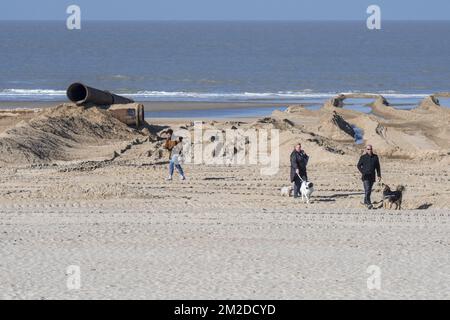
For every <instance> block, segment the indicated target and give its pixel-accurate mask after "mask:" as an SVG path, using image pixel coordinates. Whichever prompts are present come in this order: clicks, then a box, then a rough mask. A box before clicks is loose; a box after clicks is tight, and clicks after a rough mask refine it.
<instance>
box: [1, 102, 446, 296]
mask: <svg viewBox="0 0 450 320" xmlns="http://www.w3.org/2000/svg"><path fill="white" fill-rule="evenodd" d="M376 108H380V109H382V108H381V107H380V106H375V107H374V113H375V109H376ZM382 110H383V111H384V109H382ZM421 110H422V111H421ZM423 110H425V107H423V108H422V109H419V110H416V111H410V112H409V113H403V112H399V113H396V111H395V110H394V113H395V116H391V117H389V116H388V115H386V114H384V115H383V116H379V115H377V114H371V115H365V114H361V113H357V112H353V111H349V110H343V109H339V108H332V107H331V106H326V107H324V108H323V109H322V110H321V111H320V112H315V111H309V110H306V109H304V108H302V107H301V106H293V107H291V108H289V110H288V111H287V112H274V114H273V116H272V117H270V118H267V119H260V120H256V119H255V120H252V121H248V122H246V123H238V122H236V121H216V122H211V123H205V127H208V128H209V127H211V128H212V127H214V128H218V129H220V130H222V129H226V128H230V127H231V126H236V127H239V128H243V129H246V128H269V129H270V128H278V129H280V130H281V132H280V138H281V150H280V154H281V157H282V160H283V161H282V163H281V167H280V170H279V172H278V173H277V174H276V175H275V176H262V175H261V174H260V171H259V169H260V168H259V167H258V166H250V165H246V166H232V167H229V166H224V165H214V166H213V165H208V166H206V165H193V164H187V165H185V166H184V167H185V171H186V173H187V177H188V180H187V181H183V182H181V181H178V180H177V179H175V180H174V181H172V182H167V181H165V178H166V176H167V162H166V160H167V155H166V154H165V153H164V152H162V151H161V143H162V142H161V141H159V140H158V138H157V136H156V133H157V132H158V131H160V130H163V129H164V128H166V127H167V126H168V125H169V126H170V127H172V128H174V129H176V128H178V127H182V126H185V127H188V128H191V127H190V123H189V122H188V121H186V120H172V122H171V123H168V122H163V123H162V122H157V121H152V126H148V127H147V128H146V129H143V130H141V131H136V130H130V129H129V128H127V127H126V126H124V125H122V124H121V123H118V122H116V121H115V119H113V118H112V117H110V115H109V114H108V113H107V112H106V111H103V110H97V109H95V108H94V109H92V110H90V109H89V110H79V109H76V108H74V107H71V106H70V105H66V106H62V107H59V108H57V109H51V110H46V111H42V112H38V113H37V114H34V115H33V116H30V114H27V115H20V116H18V118H19V119H22V120H21V121H19V122H15V123H16V124H15V125H11V124H10V125H6V124H3V126H0V131H1V133H0V149H1V154H0V242H1V243H0V256H1V261H0V298H3V299H56V298H62V299H75V298H82V299H91V298H100V299H110V298H119V299H127V298H137V299H140V298H150V299H151V298H155V299H166V298H170V299H233V298H235V299H240V298H244V299H304V298H319V299H324V298H331V299H342V298H355V299H383V298H387V299H396V298H411V299H412V298H438V299H449V298H450V271H449V270H450V255H449V252H450V236H449V234H450V233H449V232H450V226H449V221H450V177H449V174H450V168H449V164H450V161H449V158H450V156H449V155H448V152H449V151H450V150H449V147H448V141H449V138H450V137H449V136H448V122H447V127H446V126H444V125H443V124H444V122H445V121H446V118H445V117H447V116H448V115H447V113H446V110H440V109H436V110H434V111H433V110H432V111H429V112H424V111H423ZM391 111H392V110H391ZM335 112H336V114H337V115H339V117H336V115H335ZM68 115H70V117H71V118H70V119H73V121H74V122H73V123H76V126H72V125H71V121H66V122H64V121H63V123H64V125H63V126H62V125H61V121H62V120H63V119H64V118H67V117H68ZM14 118H17V116H14ZM284 119H287V120H284ZM342 121H344V122H342ZM345 123H350V124H354V125H357V126H358V127H360V128H363V129H364V134H365V137H369V138H370V139H371V141H372V140H373V141H374V143H373V144H374V146H375V149H376V150H379V154H380V156H381V160H382V169H383V177H384V181H385V182H386V183H388V184H390V185H393V186H395V185H397V184H404V185H405V186H406V189H407V192H406V193H405V195H404V205H403V207H404V208H405V210H402V211H389V210H382V209H378V210H370V211H369V210H366V209H364V208H363V207H361V206H360V204H359V203H360V201H361V199H362V191H361V181H360V179H359V174H358V172H357V170H356V168H355V164H356V162H357V160H358V157H359V154H360V151H361V148H362V147H361V146H358V145H355V143H354V140H353V138H352V137H350V136H349V135H348V134H347V133H345V132H342V130H340V129H339V126H340V125H341V126H342V125H345ZM0 124H1V122H0ZM380 126H382V129H380ZM377 128H378V130H377ZM413 129H414V130H413ZM29 132H32V133H33V134H28V133H29ZM149 132H150V134H149ZM374 132H375V133H374ZM414 137H415V139H413V138H414ZM41 140H44V141H47V143H54V148H56V149H57V150H58V152H50V151H52V150H53V149H52V148H49V152H47V153H45V156H42V154H41V153H39V152H36V146H37V150H39V148H40V145H39V143H38V142H41V143H42V142H43V141H41ZM299 140H300V141H302V142H303V144H304V148H305V150H306V151H307V152H308V153H309V154H310V156H311V163H310V165H309V176H310V180H312V181H313V182H314V183H315V187H316V192H315V193H314V195H313V197H312V203H311V204H309V205H307V204H303V203H301V202H299V201H296V200H294V199H293V198H283V197H281V196H280V191H279V190H280V188H281V187H282V186H285V185H288V184H289V183H288V181H287V180H288V176H289V166H288V160H287V158H288V155H289V153H290V151H291V149H292V145H293V144H294V143H295V142H296V141H299ZM49 141H50V142H49ZM61 146H63V147H61ZM411 148H414V149H413V150H411ZM15 157H17V158H16V161H12V160H13V159H15ZM399 158H401V160H399ZM380 198H381V194H380V190H379V187H378V186H376V190H375V191H374V195H373V199H374V200H379V199H380ZM70 265H78V266H79V267H80V268H81V288H80V289H79V290H69V289H68V288H67V286H66V282H67V279H68V276H67V274H66V270H67V267H68V266H70ZM371 265H376V266H378V267H379V268H380V270H381V289H380V290H369V289H368V287H367V279H368V278H369V277H370V274H369V273H367V272H366V271H367V268H368V267H369V266H371Z"/></svg>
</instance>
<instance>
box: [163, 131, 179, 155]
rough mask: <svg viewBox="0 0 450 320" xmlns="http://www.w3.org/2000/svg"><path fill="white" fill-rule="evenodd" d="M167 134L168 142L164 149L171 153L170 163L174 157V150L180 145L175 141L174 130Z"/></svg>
mask: <svg viewBox="0 0 450 320" xmlns="http://www.w3.org/2000/svg"><path fill="white" fill-rule="evenodd" d="M165 134H166V142H165V143H164V149H167V150H168V151H169V161H170V159H171V157H172V149H173V147H175V146H176V145H177V144H178V142H177V141H175V140H173V138H174V136H173V130H172V129H169V130H167V131H166V132H165Z"/></svg>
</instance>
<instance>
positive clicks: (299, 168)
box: [291, 143, 309, 198]
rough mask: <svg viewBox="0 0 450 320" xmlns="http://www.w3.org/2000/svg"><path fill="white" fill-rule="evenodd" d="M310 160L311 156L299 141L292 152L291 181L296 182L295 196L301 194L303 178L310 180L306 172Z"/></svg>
mask: <svg viewBox="0 0 450 320" xmlns="http://www.w3.org/2000/svg"><path fill="white" fill-rule="evenodd" d="M308 161H309V156H308V155H307V154H306V153H305V151H303V150H302V145H301V144H300V143H298V144H297V145H296V146H295V148H294V151H292V153H291V182H294V198H298V197H299V196H300V187H301V186H302V179H303V180H304V181H308V175H307V173H306V166H307V165H308ZM299 176H300V177H301V179H300V177H299Z"/></svg>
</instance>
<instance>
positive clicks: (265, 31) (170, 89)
mask: <svg viewBox="0 0 450 320" xmlns="http://www.w3.org/2000/svg"><path fill="white" fill-rule="evenodd" d="M73 82H82V83H85V84H87V85H89V86H92V87H96V88H100V89H105V90H109V91H112V92H115V93H118V94H122V95H125V96H129V97H131V98H133V99H134V100H136V101H142V102H145V101H166V102H177V101H190V102H197V101H198V102H248V103H250V104H255V105H257V104H258V103H264V104H267V103H269V104H270V103H274V104H275V103H276V104H278V105H279V104H286V105H288V104H292V103H305V104H308V105H310V106H312V107H314V106H319V105H320V104H322V103H323V102H324V101H325V100H327V99H329V98H330V97H332V96H334V95H336V94H337V93H342V92H344V93H350V92H371V93H380V94H383V95H384V96H385V97H386V98H387V99H388V101H389V102H391V103H393V104H394V105H396V106H397V107H398V108H404V109H408V108H412V107H414V106H415V105H417V103H418V102H419V101H420V100H421V99H423V98H424V97H425V96H427V95H429V94H431V93H435V92H441V91H450V22H448V21H447V22H444V21H442V22H439V21H437V22H428V21H421V22H418V21H385V22H383V24H382V29H381V30H368V29H367V27H366V23H365V21H344V22H338V21H284V22H281V21H84V22H82V25H81V30H68V29H67V28H66V23H65V21H33V22H32V21H28V22H22V21H0V101H64V100H65V99H66V95H65V90H66V88H67V87H68V86H69V85H70V84H71V83H73ZM356 104H358V103H356ZM359 104H361V103H360V102H359ZM448 105H450V101H448ZM359 107H362V105H361V106H359ZM234 112H236V110H235V111H234Z"/></svg>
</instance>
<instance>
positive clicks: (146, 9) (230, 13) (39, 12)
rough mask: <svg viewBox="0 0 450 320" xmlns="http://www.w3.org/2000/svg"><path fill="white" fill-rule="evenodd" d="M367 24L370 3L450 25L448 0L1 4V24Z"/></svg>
mask: <svg viewBox="0 0 450 320" xmlns="http://www.w3.org/2000/svg"><path fill="white" fill-rule="evenodd" d="M71 4H77V5H79V6H80V7H81V10H82V18H83V19H85V20H365V19H366V18H367V14H366V9H367V7H368V6H369V5H371V4H376V5H379V6H380V7H381V10H382V18H383V19H385V20H450V1H449V0H427V1H423V0H409V1H408V0H308V1H305V0H125V1H116V0H70V1H67V0H39V1H37V0H2V3H1V4H0V20H65V19H66V17H67V14H66V8H67V6H68V5H71Z"/></svg>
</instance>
